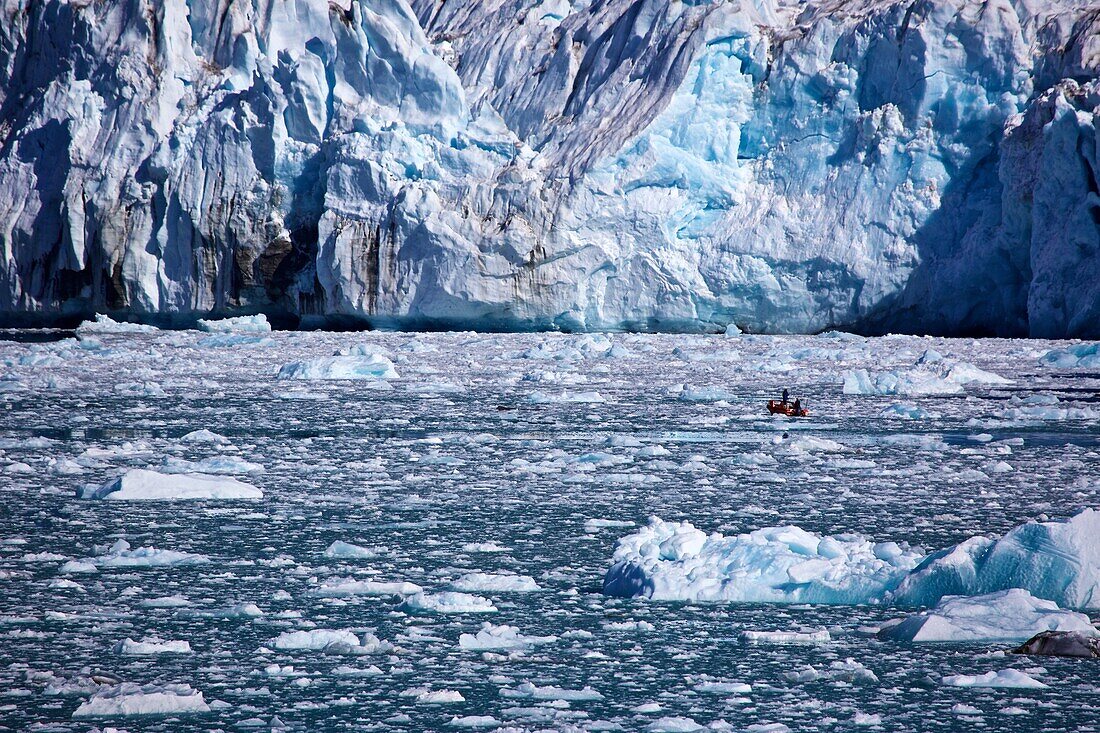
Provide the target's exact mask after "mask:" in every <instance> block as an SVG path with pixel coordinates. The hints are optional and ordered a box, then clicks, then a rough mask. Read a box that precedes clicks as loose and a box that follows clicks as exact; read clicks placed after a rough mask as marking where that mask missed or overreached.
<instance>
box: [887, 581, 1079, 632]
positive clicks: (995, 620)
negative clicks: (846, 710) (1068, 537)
mask: <svg viewBox="0 0 1100 733" xmlns="http://www.w3.org/2000/svg"><path fill="white" fill-rule="evenodd" d="M1042 631H1061V632H1077V633H1084V634H1096V631H1095V629H1094V627H1093V625H1092V622H1091V621H1090V620H1089V617H1088V616H1086V615H1085V614H1083V613H1077V612H1075V611H1066V610H1063V609H1060V608H1059V607H1058V605H1057V604H1056V603H1054V602H1053V601H1047V600H1043V599H1040V598H1036V597H1034V596H1033V595H1031V594H1030V593H1028V592H1027V591H1026V590H1023V589H1021V588H1011V589H1009V590H1003V591H997V592H994V593H987V594H984V595H980V596H948V597H945V598H943V599H942V600H941V601H940V602H939V603H938V604H936V607H935V608H932V609H929V610H926V611H921V612H920V613H916V614H913V615H911V616H908V617H906V618H904V619H902V620H900V621H898V622H896V623H893V624H890V625H888V626H885V627H884V628H883V629H882V630H881V631H879V634H878V635H879V637H880V638H882V639H890V640H893V641H907V642H959V641H1023V640H1024V639H1027V638H1029V637H1032V636H1034V635H1035V634H1038V633H1039V632H1042Z"/></svg>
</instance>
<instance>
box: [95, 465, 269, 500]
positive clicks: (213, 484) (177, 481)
mask: <svg viewBox="0 0 1100 733" xmlns="http://www.w3.org/2000/svg"><path fill="white" fill-rule="evenodd" d="M78 495H79V496H80V498H81V499H109V500H112V501H177V500H189V499H261V498H263V492H262V491H260V490H259V489H257V488H256V487H255V486H252V485H251V484H246V483H244V482H243V481H238V480H237V479H232V478H225V477H221V476H211V475H208V474H199V473H195V474H164V473H158V472H156V471H148V470H146V469H141V468H135V469H131V470H129V471H127V472H126V473H124V474H123V475H122V476H119V477H118V478H116V479H112V480H111V481H108V482H107V483H105V484H103V485H102V486H98V487H85V488H84V489H82V490H80V492H79V493H78Z"/></svg>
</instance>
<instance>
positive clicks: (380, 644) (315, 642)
mask: <svg viewBox="0 0 1100 733" xmlns="http://www.w3.org/2000/svg"><path fill="white" fill-rule="evenodd" d="M272 646H274V647H275V648H276V649H281V650H283V651H298V650H300V651H323V652H337V653H341V654H386V653H388V652H391V651H393V644H390V643H389V642H388V641H382V640H381V639H379V638H378V637H377V636H375V635H374V634H365V635H364V636H363V638H362V639H360V638H359V637H358V636H356V635H355V633H354V632H351V631H347V630H335V631H334V630H329V629H310V630H309V631H284V632H283V633H282V634H279V636H278V638H276V639H275V641H274V642H272Z"/></svg>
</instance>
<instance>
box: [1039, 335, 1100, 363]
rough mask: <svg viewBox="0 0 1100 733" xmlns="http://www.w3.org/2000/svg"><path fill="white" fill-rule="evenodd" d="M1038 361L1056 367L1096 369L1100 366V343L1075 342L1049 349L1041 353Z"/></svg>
mask: <svg viewBox="0 0 1100 733" xmlns="http://www.w3.org/2000/svg"><path fill="white" fill-rule="evenodd" d="M1039 363H1040V364H1044V365H1045V366H1050V367H1056V368H1058V369H1096V368H1097V367H1100V343H1095V342H1094V343H1089V344H1076V345H1074V346H1067V347H1066V348H1064V349H1051V350H1050V351H1048V352H1047V353H1045V354H1043V356H1042V357H1041V358H1040V359H1039Z"/></svg>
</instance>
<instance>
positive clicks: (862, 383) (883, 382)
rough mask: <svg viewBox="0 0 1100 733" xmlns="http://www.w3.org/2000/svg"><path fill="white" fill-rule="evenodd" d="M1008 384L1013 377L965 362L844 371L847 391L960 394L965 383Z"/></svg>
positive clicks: (898, 393) (913, 394)
mask: <svg viewBox="0 0 1100 733" xmlns="http://www.w3.org/2000/svg"><path fill="white" fill-rule="evenodd" d="M972 383H976V384H1009V383H1011V380H1008V379H1005V378H1004V377H1002V376H1000V375H998V374H994V373H992V372H987V371H985V370H983V369H979V368H978V367H976V366H974V365H973V364H968V363H966V362H948V361H942V362H934V363H932V364H921V365H918V366H917V367H914V368H913V369H907V370H901V371H883V372H877V373H871V372H868V371H867V370H866V369H854V370H852V371H849V372H846V373H845V375H844V394H851V395H902V396H909V397H912V396H918V395H937V394H958V393H960V392H962V391H963V385H966V384H972Z"/></svg>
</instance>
